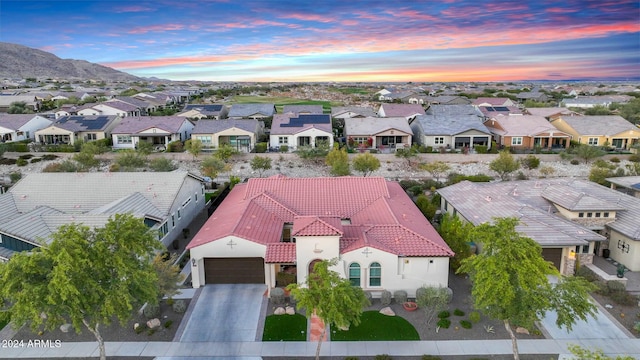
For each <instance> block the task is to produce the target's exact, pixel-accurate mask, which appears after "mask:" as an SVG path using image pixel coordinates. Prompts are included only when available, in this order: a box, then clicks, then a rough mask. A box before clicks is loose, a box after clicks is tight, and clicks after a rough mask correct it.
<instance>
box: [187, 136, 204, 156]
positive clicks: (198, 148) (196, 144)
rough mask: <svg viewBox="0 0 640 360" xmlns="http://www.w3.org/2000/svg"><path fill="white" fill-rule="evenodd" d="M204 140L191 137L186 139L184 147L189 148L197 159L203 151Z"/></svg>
mask: <svg viewBox="0 0 640 360" xmlns="http://www.w3.org/2000/svg"><path fill="white" fill-rule="evenodd" d="M202 147H203V145H202V141H200V140H198V139H189V140H187V141H185V143H184V148H185V149H187V151H188V152H189V154H191V155H193V159H194V160H195V159H197V158H198V155H199V154H200V153H201V152H202Z"/></svg>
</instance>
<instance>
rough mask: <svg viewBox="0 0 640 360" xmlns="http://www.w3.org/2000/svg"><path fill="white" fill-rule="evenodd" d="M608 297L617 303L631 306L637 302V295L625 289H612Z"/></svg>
mask: <svg viewBox="0 0 640 360" xmlns="http://www.w3.org/2000/svg"><path fill="white" fill-rule="evenodd" d="M609 297H610V298H611V300H613V301H614V302H615V303H617V304H619V305H625V306H633V305H637V304H638V297H637V296H633V295H631V294H629V293H628V292H627V291H614V292H612V293H611V294H610V295H609Z"/></svg>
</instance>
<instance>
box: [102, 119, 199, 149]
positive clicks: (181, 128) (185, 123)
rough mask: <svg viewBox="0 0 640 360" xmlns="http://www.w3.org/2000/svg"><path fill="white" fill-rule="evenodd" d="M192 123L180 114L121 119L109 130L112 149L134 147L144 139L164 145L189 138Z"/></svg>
mask: <svg viewBox="0 0 640 360" xmlns="http://www.w3.org/2000/svg"><path fill="white" fill-rule="evenodd" d="M193 127H194V125H193V123H192V122H191V121H189V120H187V118H184V117H180V116H139V117H128V118H125V119H123V120H122V121H121V122H120V123H119V124H118V125H117V126H116V127H115V128H114V129H113V131H112V132H111V137H112V139H113V148H114V149H135V148H137V146H138V143H139V142H141V141H146V142H148V143H151V144H152V145H153V146H156V147H160V148H162V147H164V148H165V149H166V147H167V145H168V144H169V143H171V142H174V141H185V140H188V139H190V138H191V132H192V131H193Z"/></svg>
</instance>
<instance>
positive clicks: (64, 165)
mask: <svg viewBox="0 0 640 360" xmlns="http://www.w3.org/2000/svg"><path fill="white" fill-rule="evenodd" d="M77 171H78V165H77V164H76V162H75V161H72V160H64V161H62V162H59V163H53V164H49V165H47V166H45V167H44V169H42V172H77Z"/></svg>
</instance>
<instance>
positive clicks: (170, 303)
mask: <svg viewBox="0 0 640 360" xmlns="http://www.w3.org/2000/svg"><path fill="white" fill-rule="evenodd" d="M165 261H166V260H165ZM174 302H175V300H173V298H168V299H167V305H169V306H173V303H174Z"/></svg>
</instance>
